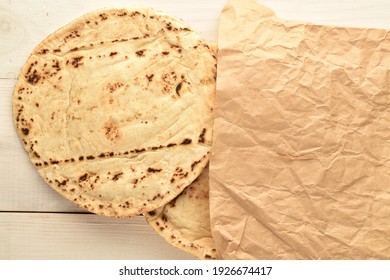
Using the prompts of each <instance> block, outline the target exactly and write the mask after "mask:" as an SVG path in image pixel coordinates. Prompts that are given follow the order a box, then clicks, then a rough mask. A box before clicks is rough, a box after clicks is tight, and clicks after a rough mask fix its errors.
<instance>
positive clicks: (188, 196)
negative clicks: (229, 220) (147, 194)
mask: <svg viewBox="0 0 390 280" xmlns="http://www.w3.org/2000/svg"><path fill="white" fill-rule="evenodd" d="M145 218H146V221H147V222H148V223H149V224H150V225H151V226H152V227H153V228H154V230H155V231H156V232H158V233H159V234H160V235H161V236H162V237H163V238H164V239H165V240H166V241H167V242H169V243H170V244H172V245H173V246H175V247H177V248H179V249H181V250H184V251H186V252H188V253H190V254H192V255H194V256H195V257H197V258H199V259H218V253H217V251H216V249H215V244H214V240H213V237H212V235H211V230H210V210H209V172H208V168H206V169H204V170H203V172H202V174H201V175H200V176H199V178H197V179H196V180H195V181H194V182H193V183H192V184H191V185H190V186H188V187H187V188H186V189H185V190H184V191H183V192H182V193H181V194H180V195H179V196H178V197H176V198H175V199H173V200H172V201H171V202H169V203H168V204H167V205H165V206H163V207H160V208H158V209H156V210H153V211H150V212H149V213H147V214H145Z"/></svg>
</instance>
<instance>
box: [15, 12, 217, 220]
mask: <svg viewBox="0 0 390 280" xmlns="http://www.w3.org/2000/svg"><path fill="white" fill-rule="evenodd" d="M215 75H216V60H215V56H214V54H213V51H212V50H211V49H210V47H209V46H208V45H207V44H205V42H204V41H203V39H202V38H201V36H200V35H199V34H198V33H196V32H194V31H193V30H192V29H191V27H190V26H188V25H187V24H185V23H184V22H183V21H181V20H180V19H177V18H175V17H173V16H170V15H168V14H165V13H162V12H158V11H156V10H153V9H149V8H136V9H106V10H99V11H95V12H91V13H89V14H86V15H84V16H82V17H81V18H78V19H77V20H75V21H73V22H72V23H70V24H69V25H67V26H65V27H63V28H61V29H60V30H58V31H56V32H55V33H53V34H52V35H50V36H49V37H48V38H46V39H45V40H44V41H43V42H41V43H40V44H39V45H38V46H37V47H36V49H35V50H34V51H33V53H32V54H31V56H30V57H29V58H28V60H27V62H26V64H25V65H24V67H23V68H22V70H21V73H20V75H19V78H18V81H17V84H16V87H15V91H14V96H13V110H14V121H15V126H16V129H17V131H18V133H19V136H20V138H21V140H22V142H23V145H24V147H25V149H26V150H27V152H28V154H29V157H30V159H31V161H32V162H33V164H34V165H35V167H36V168H37V169H38V172H39V173H40V174H41V176H42V177H43V178H44V179H45V180H46V182H47V183H48V184H49V185H50V186H52V187H53V188H54V189H55V190H56V191H58V192H59V193H61V194H62V195H63V196H64V197H66V198H67V199H69V200H71V201H74V202H75V203H77V204H78V205H80V206H82V207H84V208H85V209H87V210H89V211H91V212H94V213H96V214H101V215H107V216H113V217H132V216H135V215H138V214H140V213H144V212H147V211H151V210H153V209H156V208H158V207H160V206H162V205H164V204H166V203H167V202H169V201H170V200H172V199H173V198H174V197H176V196H177V195H178V194H179V193H180V192H181V191H182V190H183V189H184V188H185V187H186V186H188V185H189V184H190V183H191V182H192V181H193V180H194V179H195V178H196V177H198V176H199V174H200V173H201V171H202V170H203V168H204V167H205V166H206V164H207V162H208V159H209V151H210V143H211V136H212V135H211V130H212V121H211V120H212V109H213V104H214V95H215Z"/></svg>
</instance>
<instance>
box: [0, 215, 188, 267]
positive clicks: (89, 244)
mask: <svg viewBox="0 0 390 280" xmlns="http://www.w3.org/2000/svg"><path fill="white" fill-rule="evenodd" d="M0 224H1V227H0V240H1V242H0V259H14V260H15V259H16V260H20V259H66V260H68V259H72V260H73V259H74V260H84V259H90V260H95V259H107V260H109V259H116V260H119V259H129V260H133V259H138V260H139V259H141V260H142V259H144V260H147V259H170V260H173V259H195V258H194V257H193V256H192V255H190V254H187V253H185V252H184V251H181V250H179V249H177V248H175V247H173V246H171V245H170V244H168V243H167V242H166V241H165V240H164V239H163V238H162V237H161V236H159V235H158V234H157V233H156V232H154V230H153V229H152V228H151V227H150V226H149V225H148V224H147V223H146V222H145V220H144V218H143V217H136V218H132V219H114V218H108V217H100V216H97V215H92V214H58V213H57V214H48V213H0Z"/></svg>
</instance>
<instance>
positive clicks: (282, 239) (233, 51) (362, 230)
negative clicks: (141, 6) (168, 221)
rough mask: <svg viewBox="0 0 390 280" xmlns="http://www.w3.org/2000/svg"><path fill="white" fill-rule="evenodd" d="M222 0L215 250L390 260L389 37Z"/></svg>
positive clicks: (236, 254) (232, 255) (230, 255)
mask: <svg viewBox="0 0 390 280" xmlns="http://www.w3.org/2000/svg"><path fill="white" fill-rule="evenodd" d="M389 34H390V33H389V31H388V30H380V29H364V28H343V27H333V26H322V25H315V24H310V23H304V22H298V21H290V20H283V19H279V18H278V17H276V16H275V14H274V13H273V11H271V10H270V9H268V8H266V7H264V6H261V5H260V4H258V3H256V1H254V0H244V1H243V0H240V1H238V0H231V1H229V2H228V3H227V5H226V6H225V8H224V10H223V12H222V15H221V19H220V27H219V40H218V44H219V53H218V76H217V98H216V108H215V124H214V139H213V149H212V156H211V160H210V211H211V214H210V215H211V227H212V233H213V236H214V239H215V242H216V246H217V249H218V251H219V253H220V255H221V257H222V258H223V259H389V258H390V106H389V105H390V70H389V68H390V35H389Z"/></svg>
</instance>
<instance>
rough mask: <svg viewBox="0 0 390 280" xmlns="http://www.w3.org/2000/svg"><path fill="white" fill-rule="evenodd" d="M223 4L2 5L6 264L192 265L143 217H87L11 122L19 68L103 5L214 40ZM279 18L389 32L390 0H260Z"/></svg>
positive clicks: (1, 252)
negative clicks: (154, 14)
mask: <svg viewBox="0 0 390 280" xmlns="http://www.w3.org/2000/svg"><path fill="white" fill-rule="evenodd" d="M225 2H226V1H225V0H213V1H207V0H197V1H178V0H170V1H168V0H160V1H157V0H144V1H142V0H138V1H131V0H117V1H108V0H87V1H81V0H71V1H65V0H53V1H48V0H40V1H35V0H23V1H22V0H20V1H14V0H0V259H193V257H192V256H191V255H189V254H187V253H184V252H182V251H180V250H178V249H176V248H174V247H172V246H171V245H169V244H168V243H166V242H165V240H163V239H162V238H161V237H160V236H159V235H157V234H156V233H155V232H154V231H153V230H152V229H151V228H150V227H149V226H148V225H147V224H146V222H145V221H144V219H143V217H137V218H132V219H113V218H107V217H100V216H96V215H93V214H90V213H86V212H85V211H84V210H82V209H81V208H79V207H77V206H76V205H74V204H72V203H71V202H69V201H67V200H66V199H64V198H63V197H61V196H60V195H59V194H57V193H56V192H55V191H53V190H52V189H51V188H50V187H49V186H48V185H46V184H45V182H44V181H43V180H42V179H41V178H40V177H39V175H38V173H37V172H36V171H35V169H34V167H33V165H32V164H31V163H30V161H29V159H28V157H27V153H26V152H25V151H24V149H23V147H22V145H21V143H20V141H19V139H18V137H17V134H16V131H15V129H14V126H13V121H12V109H11V104H12V103H11V100H12V92H13V87H14V84H15V81H16V77H17V75H18V73H19V70H20V68H21V66H22V65H23V63H24V62H25V60H26V59H27V57H28V55H29V54H30V52H31V51H32V50H33V48H34V47H35V46H36V45H37V44H38V43H39V42H40V41H41V40H43V39H44V38H45V37H46V36H47V35H49V34H50V33H52V32H54V31H55V30H57V29H58V28H59V27H61V26H63V25H65V24H67V23H68V22H70V21H71V20H73V19H75V18H76V17H78V16H81V15H82V14H84V13H86V12H89V11H91V10H94V9H97V8H103V7H111V6H116V7H122V6H131V5H143V6H150V7H154V8H157V9H159V10H162V11H165V12H168V13H171V14H173V15H176V16H178V17H180V18H182V19H183V20H184V21H186V22H188V23H189V24H190V25H191V26H192V27H193V28H195V29H196V30H198V31H200V32H201V33H202V34H203V36H204V38H205V39H206V40H207V41H216V40H217V33H218V18H219V15H220V12H221V10H222V8H223V6H224V4H225ZM259 2H260V3H262V4H264V5H266V6H268V7H270V8H271V9H273V10H274V11H275V12H276V13H277V15H278V16H280V17H283V18H289V19H298V20H304V21H310V22H314V23H319V24H332V25H344V26H357V27H377V28H386V29H390V0H371V1H369V0H365V1H363V0H323V1H318V0H267V1H266V0H259Z"/></svg>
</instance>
